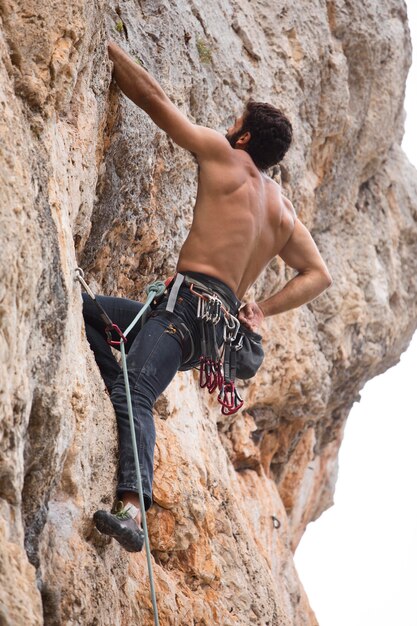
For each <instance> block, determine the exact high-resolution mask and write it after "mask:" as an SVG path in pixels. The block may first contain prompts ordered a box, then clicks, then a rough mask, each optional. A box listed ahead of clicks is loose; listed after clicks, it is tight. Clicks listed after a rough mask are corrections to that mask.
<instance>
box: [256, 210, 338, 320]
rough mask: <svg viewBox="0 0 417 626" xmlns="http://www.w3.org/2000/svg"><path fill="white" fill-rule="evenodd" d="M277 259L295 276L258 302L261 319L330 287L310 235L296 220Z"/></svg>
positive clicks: (327, 276)
mask: <svg viewBox="0 0 417 626" xmlns="http://www.w3.org/2000/svg"><path fill="white" fill-rule="evenodd" d="M279 256H280V257H281V258H282V259H283V260H284V261H285V263H286V264H287V265H289V266H290V267H292V268H293V269H295V270H297V271H298V274H297V276H294V278H292V279H291V280H290V281H288V283H287V284H286V285H285V286H284V287H283V289H281V291H279V292H278V293H276V294H274V295H273V296H271V297H270V298H267V299H266V300H264V301H263V302H258V306H259V308H260V309H261V311H262V313H263V315H264V316H265V317H267V316H269V315H276V314H277V313H283V312H284V311H289V310H290V309H295V308H296V307H299V306H301V305H302V304H306V303H307V302H311V300H314V298H317V296H318V295H320V294H321V293H322V292H323V291H324V290H325V289H327V288H328V287H330V285H331V284H332V278H331V276H330V273H329V270H328V269H327V267H326V264H325V262H324V261H323V258H322V257H321V255H320V252H319V251H318V249H317V246H316V244H315V243H314V240H313V238H312V236H311V235H310V233H309V232H308V230H307V228H306V227H305V226H304V225H303V224H302V223H301V222H300V220H299V219H296V221H295V226H294V230H293V232H292V235H291V237H290V239H289V240H288V242H287V243H286V244H285V246H284V248H283V249H282V250H281V252H280V253H279Z"/></svg>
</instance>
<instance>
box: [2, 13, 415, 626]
mask: <svg viewBox="0 0 417 626" xmlns="http://www.w3.org/2000/svg"><path fill="white" fill-rule="evenodd" d="M0 15H1V20H2V27H1V32H0V56H1V66H0V67H1V68H0V71H1V81H0V111H1V115H0V137H1V144H0V164H1V169H0V175H1V191H0V193H1V238H2V245H1V254H0V264H1V265H0V267H1V277H2V279H1V286H0V311H1V317H0V329H1V333H0V345H1V354H2V359H1V381H2V386H1V439H0V525H1V526H0V527H1V533H0V542H1V546H0V577H1V584H0V623H1V624H2V625H4V626H23V625H25V626H27V625H29V624H30V625H40V624H45V625H47V626H51V625H76V624H78V625H89V626H93V625H96V626H101V625H103V626H116V625H117V626H119V625H120V626H121V625H128V624H142V625H144V626H145V625H150V624H152V613H151V605H150V600H149V590H148V578H147V571H146V561H145V556H144V554H139V555H131V556H129V555H127V554H126V553H124V552H123V551H122V550H121V549H120V548H119V546H118V545H116V544H115V542H111V543H109V542H108V541H107V540H104V539H103V538H102V537H100V536H98V534H97V532H96V531H95V530H94V529H93V526H92V522H91V515H92V513H93V512H94V510H96V509H97V508H98V507H100V506H103V505H104V506H109V505H110V503H111V501H112V498H113V490H114V485H115V472H116V454H117V438H116V430H115V420H114V413H113V409H112V405H111V403H110V400H109V398H108V396H107V395H106V394H105V392H104V385H103V382H102V380H101V378H100V375H99V373H98V370H97V368H96V365H95V362H94V359H93V356H92V353H91V351H90V350H89V347H88V344H87V342H86V339H85V335H84V331H83V324H82V316H81V297H80V287H79V285H78V284H77V283H76V282H75V281H74V268H75V267H76V266H77V265H78V264H81V265H82V266H83V267H84V268H85V269H86V270H87V277H88V279H89V281H90V282H91V284H92V286H93V287H94V288H95V289H96V290H97V291H98V292H101V293H107V294H114V295H124V296H127V297H131V298H142V297H143V287H144V285H145V284H147V283H148V282H149V281H150V280H152V279H154V278H160V277H164V276H166V275H167V274H170V273H172V270H173V269H174V267H175V261H176V255H177V253H178V250H179V247H180V245H181V242H182V241H183V239H184V237H185V234H186V232H187V228H188V227H189V225H190V220H191V216H192V207H193V200H194V195H195V182H196V169H195V164H194V161H193V159H192V157H191V156H190V155H189V154H188V153H186V152H185V151H183V150H181V149H180V148H178V147H176V146H175V145H173V143H172V142H171V141H170V140H169V139H168V138H167V137H166V136H165V135H164V133H162V132H161V131H159V130H158V129H157V128H156V127H155V126H154V125H153V124H152V122H151V121H150V120H149V119H148V118H147V117H146V115H145V114H144V113H143V112H142V111H140V110H139V109H137V108H135V106H134V105H133V104H132V103H131V102H129V101H127V100H126V99H125V98H124V97H123V96H121V94H120V92H119V91H118V90H117V88H116V87H115V86H114V85H112V84H111V67H110V64H109V62H108V60H107V54H106V40H107V38H108V37H109V36H111V37H113V38H115V39H117V40H118V41H120V43H121V45H123V46H124V47H125V49H126V50H127V51H128V52H130V53H131V54H132V55H133V56H134V57H136V58H137V60H138V62H140V63H142V64H143V65H144V66H145V67H146V68H147V69H148V70H149V71H151V72H152V73H153V74H154V75H155V76H156V78H157V79H158V80H159V81H160V82H161V84H162V86H163V88H164V89H165V90H166V92H167V94H168V95H169V96H170V97H172V99H173V100H174V101H175V103H176V104H177V105H178V106H179V107H180V108H181V109H182V110H183V111H184V112H185V113H186V114H187V115H188V116H190V118H191V119H192V120H194V121H195V122H197V123H201V124H205V125H208V126H212V127H214V128H218V129H220V130H222V131H224V130H225V128H226V127H227V125H228V124H229V123H230V121H231V116H232V115H233V114H234V113H236V112H240V111H241V109H242V103H243V102H244V101H245V100H246V99H247V98H248V97H249V96H253V97H254V98H256V99H262V100H267V101H270V102H272V103H275V104H277V105H279V106H281V107H282V108H283V109H284V110H285V111H286V112H287V113H288V114H289V116H290V117H291V119H292V121H293V125H294V131H295V142H294V146H293V147H292V148H291V150H290V152H289V154H288V156H287V157H286V159H285V163H284V164H283V166H282V168H281V171H280V172H279V171H278V170H276V171H275V172H273V175H274V176H275V177H276V178H279V176H281V180H282V184H283V187H284V190H285V192H286V194H287V195H288V196H289V197H290V198H291V199H292V201H293V203H294V205H295V207H296V209H297V211H298V213H299V216H300V218H301V219H302V220H303V221H304V222H305V224H306V225H307V227H308V228H309V229H310V230H311V232H312V234H313V236H314V237H315V240H316V242H317V244H318V246H319V248H320V250H321V252H322V254H323V256H324V257H325V259H326V261H327V263H328V266H329V268H330V271H331V273H332V276H333V278H334V284H333V286H332V288H331V289H330V290H328V291H327V292H326V293H325V294H324V295H322V296H321V297H320V298H318V299H317V300H316V301H315V302H313V303H312V304H310V305H308V306H305V307H302V308H301V309H299V310H297V311H293V312H290V313H287V314H284V315H281V316H278V317H276V318H274V319H270V320H268V323H267V324H266V327H265V342H266V346H267V357H266V361H265V364H264V365H263V367H262V370H261V372H260V374H259V375H258V377H257V378H256V379H255V380H254V381H252V382H250V383H249V384H246V385H245V386H244V389H243V393H244V396H245V399H246V404H245V411H243V412H241V413H240V414H237V415H236V416H233V417H229V418H226V417H223V416H221V414H220V412H219V410H218V406H217V405H216V403H215V401H211V400H210V399H209V398H208V397H207V394H205V393H201V392H200V390H199V389H198V386H197V381H196V380H195V378H193V374H192V373H183V374H180V375H178V376H177V377H176V379H175V380H174V382H173V383H172V385H171V386H170V388H169V390H168V391H167V393H166V394H165V395H164V397H162V398H161V400H160V401H159V402H158V405H157V410H156V416H155V419H156V427H157V433H158V443H157V450H156V472H155V484H154V495H155V505H154V507H153V508H152V509H151V510H150V512H149V514H148V523H149V527H150V537H151V545H152V553H153V558H154V568H155V576H156V585H157V598H158V604H159V611H160V621H161V624H162V625H163V626H174V625H176V626H191V625H195V626H197V625H198V626H213V625H219V626H220V625H221V626H232V625H234V626H236V625H237V626H246V625H249V624H251V625H252V624H253V625H259V626H267V625H268V626H278V625H283V626H301V625H305V626H307V625H308V626H313V625H314V624H317V622H316V619H315V617H314V615H313V613H312V611H311V609H310V608H309V604H308V600H307V598H306V596H305V593H304V591H303V588H302V585H301V583H300V581H299V579H298V576H297V573H296V571H295V568H294V564H293V559H292V554H293V551H294V549H295V548H296V546H297V543H298V541H299V540H300V537H301V535H302V533H303V531H304V529H305V526H306V524H307V523H308V522H310V521H311V520H314V519H316V518H317V517H318V516H319V515H320V513H321V512H322V511H323V510H325V509H326V508H327V507H329V506H330V505H331V503H332V494H333V490H334V484H335V480H336V475H337V454H338V449H339V446H340V443H341V439H342V436H343V427H344V424H345V421H346V418H347V415H348V413H349V410H350V408H351V406H352V403H353V402H354V401H355V400H357V399H358V394H359V390H360V389H361V387H362V386H363V384H364V383H365V381H366V380H368V379H369V378H371V377H372V376H374V375H375V374H378V373H380V372H382V371H384V370H385V369H386V368H388V367H390V366H391V365H393V364H394V363H395V362H396V361H397V360H398V358H399V355H400V353H401V352H402V351H403V350H404V349H405V347H406V346H407V343H408V341H409V339H410V337H411V334H412V332H413V330H414V329H415V328H416V326H417V304H416V302H417V300H416V293H417V281H416V272H417V182H416V176H415V170H414V169H413V168H412V167H411V166H410V164H409V163H408V162H407V159H406V158H405V156H404V154H403V153H402V151H401V148H400V143H401V137H402V129H403V95H404V85H405V79H406V75H407V70H408V67H409V64H410V57H411V55H410V49H411V48H410V37H409V31H408V27H407V18H406V10H405V5H404V2H403V0H378V1H377V0H327V1H325V0H314V1H310V0H300V1H299V2H297V3H290V2H287V1H286V0H276V1H275V2H265V0H252V1H251V2H249V1H248V0H242V2H240V3H237V2H236V1H235V0H223V1H220V0H212V1H211V2H203V1H202V0H172V1H171V2H167V1H166V0H125V1H124V2H120V3H119V4H117V3H112V2H109V3H106V2H104V0H95V2H82V1H81V0H71V1H69V0H61V1H60V2H58V1H57V0H0ZM290 276H291V273H290V271H288V269H286V268H285V267H284V266H283V265H282V264H281V263H280V262H276V263H273V264H272V266H271V267H270V268H269V269H268V271H267V272H266V273H265V275H264V276H263V277H262V278H261V279H260V280H259V282H258V284H257V285H256V290H255V292H256V295H260V294H268V293H269V292H270V291H272V290H274V289H276V288H278V287H280V286H282V285H283V284H284V281H285V280H287V279H288V278H289V277H290ZM252 295H253V294H252Z"/></svg>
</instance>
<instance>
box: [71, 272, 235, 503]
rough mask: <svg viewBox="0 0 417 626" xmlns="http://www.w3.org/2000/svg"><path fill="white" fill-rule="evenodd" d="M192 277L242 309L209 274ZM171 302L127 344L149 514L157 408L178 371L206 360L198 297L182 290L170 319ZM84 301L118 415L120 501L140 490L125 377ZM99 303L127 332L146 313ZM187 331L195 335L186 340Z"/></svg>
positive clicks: (125, 303)
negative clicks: (197, 315) (121, 498)
mask: <svg viewBox="0 0 417 626" xmlns="http://www.w3.org/2000/svg"><path fill="white" fill-rule="evenodd" d="M187 275H188V276H192V277H194V278H195V279H197V280H200V281H201V282H204V284H205V285H206V286H207V287H211V289H213V290H214V291H216V292H217V293H220V294H221V296H222V298H223V301H226V302H227V304H228V306H229V307H230V310H231V312H232V313H236V311H237V309H238V306H239V304H240V303H239V301H238V300H237V298H236V296H235V295H234V294H233V292H232V291H231V289H230V288H229V287H227V285H225V284H224V283H222V282H221V281H219V280H217V279H214V278H211V277H208V276H206V275H204V274H197V273H194V272H187ZM167 298H168V296H167V295H165V296H164V298H163V299H162V300H161V302H160V303H159V304H158V305H157V307H156V308H155V309H154V310H153V312H152V314H151V316H150V317H149V319H148V320H147V321H146V323H145V324H144V325H143V327H142V328H141V322H140V321H139V322H138V324H137V325H136V326H135V327H134V328H133V330H131V332H130V333H129V335H128V337H127V339H128V341H127V344H126V352H127V355H128V356H127V367H128V376H129V384H130V390H131V396H132V406H133V416H134V422H135V432H136V443H137V448H138V456H139V464H140V472H141V478H142V487H143V496H144V501H145V509H146V510H147V509H149V507H150V506H151V504H152V481H153V458H154V448H155V424H154V419H153V414H152V409H153V405H154V403H155V401H156V400H157V398H158V396H159V395H160V394H161V393H162V392H163V391H164V390H165V389H166V387H167V386H168V384H169V383H170V382H171V380H172V379H173V377H174V376H175V374H176V372H177V371H178V369H180V368H182V369H189V368H191V367H193V366H196V365H198V362H199V357H200V354H201V346H200V335H199V330H198V325H197V321H196V313H197V301H198V297H197V296H195V295H193V294H192V293H191V292H190V289H189V287H186V286H181V288H180V290H179V293H178V298H177V302H176V304H175V309H174V313H172V314H171V313H170V314H167V313H166V311H165V307H166V303H167ZM83 300H84V306H83V314H84V320H85V328H86V334H87V339H88V341H89V344H90V347H91V349H92V350H93V352H94V356H95V359H96V361H97V364H98V366H99V368H100V372H101V375H102V377H103V379H104V382H105V384H106V387H107V389H108V390H109V393H110V394H111V400H112V403H113V405H114V408H115V411H116V417H117V427H118V434H119V480H118V485H117V496H118V497H119V498H120V497H121V495H122V494H123V493H124V492H126V491H129V492H136V493H137V489H138V487H137V481H136V472H135V463H134V455H133V449H132V443H131V434H130V425H129V416H128V411H127V402H126V392H125V386H124V379H123V372H122V370H121V367H120V366H119V364H118V362H117V360H116V358H115V357H114V355H113V353H112V350H111V348H110V346H109V345H108V344H107V341H106V337H105V334H104V323H103V321H102V320H101V318H100V313H99V310H98V308H97V306H96V305H95V304H94V302H93V301H92V300H91V298H90V297H89V296H88V295H87V294H85V293H83ZM97 300H98V301H99V302H100V304H101V305H102V307H103V309H104V310H105V311H106V312H107V314H108V315H109V317H110V318H111V320H112V321H113V322H114V323H115V324H117V325H118V326H119V328H121V330H122V331H123V330H124V329H125V328H127V327H128V325H129V324H130V323H131V322H132V320H133V319H134V317H135V316H136V314H137V313H138V311H139V310H140V309H141V308H142V304H141V303H139V302H135V301H133V300H128V299H126V298H114V297H111V296H97ZM184 325H185V327H186V328H187V329H188V331H189V334H190V337H188V339H186V340H184V332H183V331H184ZM223 325H224V323H223V320H221V321H220V322H219V324H218V326H217V339H218V343H219V345H220V343H221V342H222V338H223ZM185 335H187V333H185ZM190 339H191V341H190ZM190 346H191V347H192V356H191V358H189V357H190ZM185 361H186V365H185Z"/></svg>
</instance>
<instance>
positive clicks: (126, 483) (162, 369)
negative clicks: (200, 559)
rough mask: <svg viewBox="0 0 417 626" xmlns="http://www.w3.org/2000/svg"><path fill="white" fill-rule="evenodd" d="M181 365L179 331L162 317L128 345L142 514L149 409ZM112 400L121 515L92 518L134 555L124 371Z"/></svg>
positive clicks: (148, 472)
mask: <svg viewBox="0 0 417 626" xmlns="http://www.w3.org/2000/svg"><path fill="white" fill-rule="evenodd" d="M181 361H182V345H181V340H180V338H179V336H178V333H177V332H176V331H175V329H174V327H173V326H172V324H171V323H170V322H169V321H168V320H167V319H162V318H158V317H154V318H151V319H149V320H148V321H147V323H146V325H145V326H144V327H143V329H142V330H141V331H140V332H139V333H138V335H137V337H136V338H135V340H134V341H133V343H132V346H131V347H130V350H129V354H128V357H127V367H128V378H129V384H130V390H131V396H132V407H133V417H134V425H135V434H136V445H137V452H138V457H139V464H140V472H141V479H142V488H143V494H144V501H145V510H148V509H149V507H150V506H151V504H152V482H153V458H154V448H155V424H154V419H153V413H152V410H153V405H154V403H155V401H156V399H157V398H158V396H159V395H160V394H161V393H162V392H163V391H164V389H166V387H167V386H168V384H169V383H170V382H171V380H172V378H173V377H174V375H175V374H176V372H177V370H178V368H179V367H180V365H181ZM111 400H112V402H113V405H114V408H115V411H116V416H117V425H118V433H119V481H118V486H117V495H118V497H119V498H120V499H121V500H122V501H123V503H124V505H125V507H124V509H123V510H122V511H121V513H120V514H117V513H116V514H110V513H107V512H106V511H97V512H96V514H95V516H94V519H95V521H96V525H97V527H98V528H99V530H100V531H101V532H104V533H107V534H110V535H111V536H113V537H115V538H116V539H117V540H118V541H119V542H120V543H121V544H122V545H123V546H124V547H125V548H126V549H128V550H131V551H136V550H137V549H140V548H141V545H140V547H139V544H140V541H139V537H138V535H137V531H136V533H135V532H131V530H132V524H131V522H132V520H128V521H126V517H123V515H126V514H127V515H129V517H133V519H134V520H135V521H136V523H137V524H140V522H141V516H140V512H139V511H138V510H136V509H137V508H138V506H139V499H138V495H137V494H138V485H137V481H136V471H135V461H134V453H133V447H132V439H131V432H130V423H129V415H128V410H127V400H126V391H125V385H124V378H123V373H120V374H119V376H118V377H117V379H116V381H115V382H114V384H113V386H112V392H111ZM130 505H133V506H134V507H135V508H133V507H132V506H130ZM129 510H130V511H131V512H130V513H129ZM132 512H133V513H132ZM118 515H119V517H118ZM120 515H121V517H120ZM135 546H138V547H137V548H136V547H135Z"/></svg>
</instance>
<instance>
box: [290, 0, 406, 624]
mask: <svg viewBox="0 0 417 626" xmlns="http://www.w3.org/2000/svg"><path fill="white" fill-rule="evenodd" d="M407 5H408V18H409V23H410V29H411V35H412V39H413V43H414V48H415V50H414V51H413V66H412V68H411V71H410V74H409V77H408V82H407V93H406V101H405V109H406V111H407V120H406V132H405V137H404V141H403V148H404V150H405V151H406V153H407V155H408V157H409V159H410V161H411V162H412V163H413V164H414V165H415V166H416V167H417V145H416V137H417V2H416V0H408V1H407ZM416 372H417V333H416V334H415V335H414V338H413V341H412V342H411V345H410V347H409V349H408V350H407V352H406V353H405V354H403V355H402V357H401V360H400V363H399V364H398V365H396V366H395V367H394V368H392V369H391V370H388V371H387V372H385V374H382V375H381V376H378V377H377V378H374V379H373V380H371V381H370V382H368V383H367V384H366V386H365V388H364V390H363V391H362V393H361V397H362V400H361V402H360V403H359V404H358V403H356V404H355V405H354V407H353V409H352V411H351V414H350V416H349V419H348V422H347V426H346V430H345V436H344V440H343V444H342V447H341V451H340V456H339V478H338V481H337V486H336V494H335V506H334V507H332V508H331V509H330V510H329V511H326V512H325V513H324V514H323V515H322V516H321V517H320V518H319V520H317V521H316V522H313V523H312V524H310V525H309V526H308V528H307V531H306V533H305V535H304V537H303V539H302V540H301V544H300V546H299V547H298V549H297V552H296V555H295V561H296V565H297V569H298V572H299V575H300V578H301V581H302V583H303V585H304V587H305V589H306V592H307V595H308V597H309V600H310V604H311V606H312V608H313V610H314V611H315V613H316V616H317V619H318V622H319V624H320V626H417V599H416V598H417V486H416V482H417V481H416V479H417V454H416V447H417V384H416Z"/></svg>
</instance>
